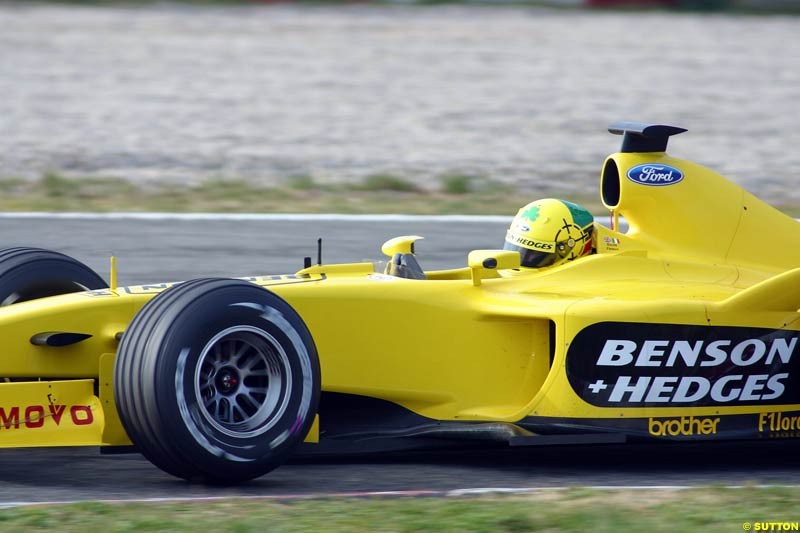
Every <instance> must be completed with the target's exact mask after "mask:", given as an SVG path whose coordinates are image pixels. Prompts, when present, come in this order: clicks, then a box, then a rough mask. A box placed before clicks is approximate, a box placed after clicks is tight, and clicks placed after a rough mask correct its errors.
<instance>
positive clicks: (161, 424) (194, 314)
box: [114, 279, 320, 483]
mask: <svg viewBox="0 0 800 533" xmlns="http://www.w3.org/2000/svg"><path fill="white" fill-rule="evenodd" d="M114 389H115V398H116V403H117V408H118V410H119V413H120V418H121V419H122V423H123V426H124V427H125V430H126V431H127V432H128V436H129V437H130V438H131V440H132V441H133V443H134V444H135V445H136V446H137V447H139V448H140V449H141V451H142V453H143V454H144V455H145V457H147V458H148V459H149V460H150V461H151V462H153V463H154V464H155V465H156V466H158V467H160V468H161V469H163V470H165V471H166V472H169V473H170V474H173V475H175V476H178V477H182V478H185V479H188V480H193V481H204V482H209V483H235V482H241V481H246V480H249V479H253V478H255V477H258V476H261V475H263V474H265V473H267V472H268V471H270V470H272V469H273V468H275V467H277V466H279V465H280V464H282V463H283V462H284V461H285V460H286V458H287V457H288V455H289V454H290V453H291V451H292V450H293V449H294V448H295V446H296V445H298V444H299V443H300V442H302V440H303V439H304V437H305V435H306V434H307V433H308V430H309V429H310V427H311V424H312V423H313V421H314V416H315V415H316V410H317V404H318V401H319V390H320V370H319V359H318V357H317V353H316V348H315V346H314V342H313V340H312V338H311V334H310V333H309V331H308V329H307V328H306V326H305V324H304V323H303V321H302V319H301V318H300V316H299V315H298V314H297V313H296V312H295V311H294V310H293V309H292V308H291V306H290V305H289V304H288V303H286V302H285V301H284V300H283V299H281V298H280V297H278V296H277V295H275V294H273V293H271V292H269V291H267V290H266V289H263V288H261V287H258V286H256V285H253V284H252V283H248V282H245V281H238V280H227V279H201V280H194V281H189V282H186V283H182V284H180V285H177V286H174V287H172V288H170V289H168V290H166V291H164V292H163V293H161V294H160V295H158V296H156V297H155V298H153V299H152V300H151V301H150V302H148V303H147V304H146V305H145V306H144V307H143V308H142V309H141V311H139V313H138V314H137V315H136V316H135V317H134V319H133V321H132V322H131V324H130V326H129V327H128V329H127V330H126V331H125V334H124V335H123V338H122V342H121V343H120V346H119V350H118V352H117V360H116V366H115V370H114Z"/></svg>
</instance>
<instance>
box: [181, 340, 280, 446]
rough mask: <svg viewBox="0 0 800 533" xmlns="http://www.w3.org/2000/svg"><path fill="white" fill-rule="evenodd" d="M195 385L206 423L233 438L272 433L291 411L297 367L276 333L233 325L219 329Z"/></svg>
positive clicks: (200, 364)
mask: <svg viewBox="0 0 800 533" xmlns="http://www.w3.org/2000/svg"><path fill="white" fill-rule="evenodd" d="M194 387H195V394H196V397H197V401H198V404H199V406H200V409H199V410H200V413H201V414H202V416H203V418H204V419H205V420H206V422H208V423H209V424H210V425H211V426H213V427H214V428H215V429H216V430H217V431H220V432H222V433H224V434H226V435H229V436H232V437H237V438H248V437H254V436H257V435H260V434H262V433H264V432H265V431H268V430H269V429H270V428H271V427H272V426H274V425H275V423H276V422H277V421H278V420H279V419H280V418H281V417H282V416H283V414H284V412H285V411H286V406H287V404H288V403H289V398H290V396H291V392H292V369H291V367H290V366H289V357H288V356H287V355H286V352H285V351H284V350H283V348H282V347H281V345H280V343H278V341H276V340H275V338H274V337H273V336H272V335H270V334H269V333H267V332H266V331H264V330H262V329H259V328H255V327H252V326H234V327H231V328H228V329H226V330H224V331H221V332H219V333H217V334H216V335H215V336H214V337H213V338H212V339H211V340H210V341H208V343H207V344H206V345H205V347H204V348H203V351H202V352H201V354H200V358H199V359H198V362H197V367H196V368H195V375H194Z"/></svg>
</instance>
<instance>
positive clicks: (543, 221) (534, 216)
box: [503, 198, 594, 268]
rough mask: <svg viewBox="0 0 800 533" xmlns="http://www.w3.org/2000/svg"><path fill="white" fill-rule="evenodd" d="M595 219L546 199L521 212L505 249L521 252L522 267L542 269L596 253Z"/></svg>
mask: <svg viewBox="0 0 800 533" xmlns="http://www.w3.org/2000/svg"><path fill="white" fill-rule="evenodd" d="M593 224H594V218H593V217H592V215H591V213H589V212H588V211H587V210H586V209H584V208H583V207H581V206H579V205H577V204H573V203H571V202H565V201H564V200H555V199H552V198H546V199H544V200H536V201H535V202H531V203H529V204H528V205H526V206H525V207H523V208H522V209H520V210H519V211H518V212H517V216H515V217H514V220H513V221H512V222H511V227H510V228H508V232H507V233H506V242H505V245H504V246H503V249H504V250H516V251H518V252H519V253H520V256H521V257H520V264H521V265H522V266H523V267H527V268H541V267H548V266H553V265H558V264H561V263H564V262H566V261H572V260H573V259H577V258H579V257H581V256H584V255H586V254H589V253H591V252H592V227H593Z"/></svg>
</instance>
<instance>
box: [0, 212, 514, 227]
mask: <svg viewBox="0 0 800 533" xmlns="http://www.w3.org/2000/svg"><path fill="white" fill-rule="evenodd" d="M512 218H513V216H495V215H400V214H396V215H341V214H335V213H331V214H325V213H144V212H132V213H120V212H113V213H47V212H41V211H30V212H20V213H11V212H6V213H0V219H57V220H64V219H69V220H186V221H200V220H219V221H269V222H296V221H304V222H305V221H320V222H478V223H483V222H498V223H503V224H508V223H509V222H510V221H511V219H512Z"/></svg>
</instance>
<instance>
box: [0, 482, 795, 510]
mask: <svg viewBox="0 0 800 533" xmlns="http://www.w3.org/2000/svg"><path fill="white" fill-rule="evenodd" d="M710 487H711V486H710V485H708V486H706V485H587V486H581V487H522V488H514V487H486V488H471V489H454V490H392V491H376V492H338V493H336V492H334V493H309V494H276V495H261V496H237V495H231V496H186V497H172V498H130V499H128V498H120V499H107V500H92V499H86V500H61V501H49V502H2V503H0V509H12V508H15V507H42V506H52V505H72V504H76V503H87V502H93V503H106V504H123V503H185V502H218V501H228V500H261V501H287V500H319V499H329V498H419V497H425V498H463V497H470V496H487V495H499V494H508V495H525V494H537V493H544V492H566V491H569V490H572V489H574V488H581V489H589V490H597V491H608V492H619V491H630V490H651V491H670V492H671V491H684V490H692V489H697V490H703V489H706V488H710ZM713 488H725V489H749V490H752V489H771V488H791V489H796V488H800V485H714V486H713Z"/></svg>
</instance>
